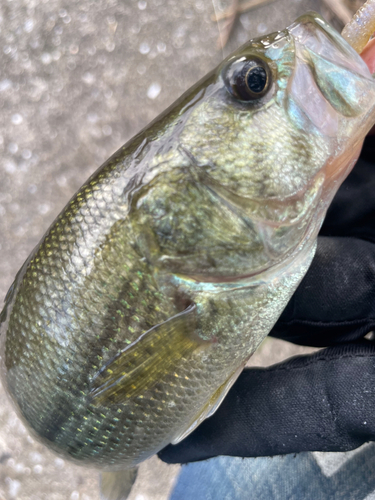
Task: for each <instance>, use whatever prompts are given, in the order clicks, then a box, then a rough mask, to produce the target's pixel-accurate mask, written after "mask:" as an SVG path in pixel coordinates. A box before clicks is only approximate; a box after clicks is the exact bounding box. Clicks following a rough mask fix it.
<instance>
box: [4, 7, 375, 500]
mask: <svg viewBox="0 0 375 500" xmlns="http://www.w3.org/2000/svg"><path fill="white" fill-rule="evenodd" d="M374 116H375V82H374V80H373V78H372V75H371V73H370V71H369V69H368V67H367V65H366V63H365V62H364V61H363V60H362V59H361V57H360V56H359V55H358V54H357V52H356V51H355V50H354V49H353V48H352V47H351V45H349V44H348V43H347V42H346V41H345V40H344V38H343V37H341V36H340V35H339V34H338V33H337V32H336V31H335V30H334V29H333V28H332V27H331V26H330V25H329V24H327V23H326V22H325V21H324V19H323V18H322V17H321V16H320V15H319V14H316V13H308V14H305V15H303V16H302V17H300V18H298V19H297V20H296V21H295V22H294V23H293V24H292V25H291V26H289V27H288V28H286V29H285V30H283V31H280V32H277V33H273V34H270V35H267V36H263V37H260V38H257V39H254V40H251V41H250V42H248V43H246V44H245V45H243V46H242V47H240V48H239V49H238V50H236V51H235V52H234V53H233V54H231V55H230V56H228V57H227V58H225V59H224V60H223V62H222V63H221V64H220V65H219V66H218V67H217V68H215V69H214V70H212V71H211V72H210V73H209V74H208V75H206V76H205V77H204V78H203V79H202V80H200V81H199V82H198V83H197V84H196V85H195V86H193V87H192V88H191V89H189V90H188V91H187V92H186V93H185V94H183V96H181V98H180V99H179V100H177V101H176V102H175V103H174V104H173V105H172V106H171V107H170V108H168V109H167V110H166V111H165V112H164V113H162V115H160V116H159V117H158V118H157V119H156V120H154V121H153V122H151V124H150V125H149V126H147V127H146V128H145V129H143V130H142V131H141V132H140V133H138V134H137V135H136V136H135V137H134V138H133V139H131V140H130V141H129V142H128V143H126V144H125V145H124V146H123V147H122V148H120V149H119V150H118V151H117V152H116V153H115V154H114V155H113V156H111V157H110V158H109V159H108V160H107V161H106V162H105V163H104V164H103V165H102V166H101V167H100V168H99V169H98V170H97V171H96V172H95V173H94V174H93V175H92V176H91V177H90V178H89V179H88V180H87V182H86V183H85V184H84V185H83V186H82V187H81V188H80V189H79V191H78V192H77V193H76V194H75V195H74V197H73V198H72V199H71V200H70V201H69V203H68V204H67V206H66V207H65V208H64V209H63V210H62V212H61V213H60V215H59V216H58V217H57V218H56V220H55V221H54V222H53V224H52V225H51V227H50V228H49V229H48V230H47V232H46V234H45V235H44V236H43V238H42V239H41V241H40V243H39V244H38V245H37V246H36V248H35V249H34V250H33V251H32V252H31V254H30V256H29V258H28V259H27V260H26V262H25V263H24V264H23V266H22V267H21V269H20V271H19V272H18V274H17V276H16V278H15V280H14V282H13V284H12V286H11V287H10V289H9V291H8V293H7V295H6V297H5V306H4V309H3V311H2V313H1V315H0V354H1V360H0V371H1V378H2V382H3V385H4V387H5V388H6V390H7V392H8V394H9V396H10V398H11V400H12V401H13V404H14V406H15V408H16V410H17V412H18V414H19V415H20V417H21V419H22V420H23V422H25V424H26V425H27V427H28V428H29V429H30V432H32V433H33V435H35V436H37V437H38V439H39V440H40V441H41V442H42V443H44V444H45V445H47V446H48V447H49V448H50V449H52V450H54V451H55V452H56V453H58V454H59V455H60V456H62V457H64V458H67V459H69V460H72V461H73V462H75V463H76V464H79V465H83V466H87V467H92V468H97V469H99V470H100V471H101V472H102V481H101V489H102V498H106V499H108V500H119V499H121V498H126V496H127V494H128V492H129V491H130V488H131V485H132V483H133V482H134V480H135V477H136V472H135V467H137V465H138V464H139V463H141V462H142V461H144V460H146V459H147V458H149V457H150V456H152V455H154V454H155V453H157V452H158V451H160V450H161V449H162V448H164V447H165V446H167V445H168V444H170V443H178V442H180V441H181V440H183V439H184V438H185V437H186V436H187V435H188V434H189V433H191V432H192V431H193V430H194V429H195V428H196V427H197V426H198V425H199V424H200V423H201V422H202V421H203V420H204V419H206V418H208V417H210V416H211V415H212V414H213V413H214V412H215V411H216V409H217V408H218V407H219V405H220V404H221V402H222V401H223V399H224V398H225V395H226V394H227V392H228V391H229V390H230V388H231V386H232V385H233V383H234V382H235V381H236V379H237V377H238V375H239V374H240V373H241V371H242V369H243V367H244V366H245V364H246V363H247V361H248V360H249V358H250V357H251V355H252V354H253V353H254V351H255V350H256V349H257V347H258V346H259V344H260V343H261V342H262V341H263V339H264V338H265V336H266V335H267V334H268V333H269V331H270V330H271V329H272V327H273V325H274V324H275V322H276V321H277V319H278V317H279V315H280V314H281V312H282V311H283V309H284V308H285V306H286V304H287V303H288V301H289V299H290V297H291V296H292V294H293V293H294V291H295V289H296V288H297V286H298V284H299V283H300V281H301V279H302V278H303V276H304V275H305V273H306V271H307V269H308V267H309V265H310V263H311V261H312V258H313V256H314V252H315V248H316V238H317V234H318V231H319V228H320V226H321V224H322V222H323V219H324V216H325V213H326V211H327V208H328V206H329V204H330V202H331V200H332V198H333V196H334V195H335V193H336V191H337V189H338V187H339V186H340V184H341V182H342V181H343V180H344V178H345V177H346V176H347V174H348V173H349V172H350V170H351V168H352V167H353V165H354V164H355V161H356V159H357V158H358V156H359V152H360V149H361V145H362V142H363V139H364V137H365V135H366V134H367V132H368V131H369V130H370V129H371V127H372V126H373V123H374Z"/></svg>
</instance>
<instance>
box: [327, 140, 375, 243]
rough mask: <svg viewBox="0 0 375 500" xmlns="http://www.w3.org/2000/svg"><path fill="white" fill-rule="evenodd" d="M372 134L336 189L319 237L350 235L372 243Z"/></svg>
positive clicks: (374, 177) (374, 201)
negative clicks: (349, 171)
mask: <svg viewBox="0 0 375 500" xmlns="http://www.w3.org/2000/svg"><path fill="white" fill-rule="evenodd" d="M374 192H375V136H371V137H367V138H366V139H365V142H364V145H363V149H362V153H361V156H360V159H359V160H358V162H357V164H356V165H355V167H354V169H353V170H352V172H351V173H350V174H349V176H348V177H347V179H345V181H344V182H343V184H342V185H341V187H340V189H339V190H338V192H337V194H336V196H335V198H334V200H333V201H332V204H331V206H330V207H329V209H328V212H327V216H326V219H325V221H324V223H323V226H322V228H321V231H320V234H321V235H322V236H354V237H356V238H362V239H366V240H368V241H373V242H375V196H374Z"/></svg>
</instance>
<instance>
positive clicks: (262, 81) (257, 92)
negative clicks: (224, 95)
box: [223, 56, 272, 101]
mask: <svg viewBox="0 0 375 500" xmlns="http://www.w3.org/2000/svg"><path fill="white" fill-rule="evenodd" d="M223 78H224V82H225V85H226V88H227V90H228V91H229V92H230V94H232V95H233V97H235V98H236V99H239V100H241V101H255V100H257V99H260V98H261V97H263V96H264V95H265V94H266V93H267V92H268V90H269V89H270V87H271V84H272V74H271V70H270V68H269V66H268V64H267V63H266V62H265V61H264V60H263V59H261V58H260V57H256V56H250V57H248V58H246V59H245V58H243V57H241V58H240V59H238V60H237V61H233V62H231V63H230V64H229V65H228V66H227V67H226V68H225V69H224V74H223Z"/></svg>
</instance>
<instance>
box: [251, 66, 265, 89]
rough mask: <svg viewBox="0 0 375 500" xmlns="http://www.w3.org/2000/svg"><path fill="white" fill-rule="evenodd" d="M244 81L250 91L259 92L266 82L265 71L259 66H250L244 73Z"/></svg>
mask: <svg viewBox="0 0 375 500" xmlns="http://www.w3.org/2000/svg"><path fill="white" fill-rule="evenodd" d="M246 83H247V86H248V87H249V89H250V90H251V92H254V94H259V93H260V92H262V90H263V89H264V87H265V86H266V84H267V73H266V71H265V69H264V68H262V67H261V66H256V67H255V68H252V69H251V70H250V71H249V72H248V74H247V75H246Z"/></svg>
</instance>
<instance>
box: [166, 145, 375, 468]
mask: <svg viewBox="0 0 375 500" xmlns="http://www.w3.org/2000/svg"><path fill="white" fill-rule="evenodd" d="M374 327H375V137H374V136H369V137H367V138H366V141H365V144H364V147H363V151H362V154H361V158H360V160H359V161H358V163H357V165H356V166H355V168H354V170H353V172H352V173H351V174H350V175H349V177H348V178H347V179H346V181H345V182H344V183H343V185H342V186H341V188H340V190H339V191H338V193H337V195H336V197H335V199H334V201H333V203H332V205H331V207H330V209H329V211H328V214H327V217H326V220H325V222H324V224H323V226H322V229H321V232H320V236H319V239H318V249H317V253H316V256H315V258H314V260H313V263H312V265H311V267H310V269H309V271H308V273H307V274H306V276H305V278H304V279H303V281H302V283H301V284H300V286H299V287H298V289H297V291H296V292H295V294H294V296H293V297H292V299H291V301H290V302H289V304H288V306H287V308H286V309H285V311H284V312H283V314H282V316H281V317H280V319H279V321H278V323H277V324H276V326H275V327H274V329H273V330H272V332H271V335H272V336H274V337H278V338H280V339H285V340H289V341H290V342H294V343H296V344H302V345H310V346H318V347H327V346H328V347H327V348H326V349H324V350H321V351H319V352H317V353H315V354H313V355H308V356H297V357H294V358H291V359H289V360H287V361H285V362H283V363H280V364H278V365H274V366H271V367H269V368H256V369H252V368H251V369H246V370H244V372H243V373H242V374H241V375H240V377H239V379H238V380H237V382H236V383H235V384H234V386H233V388H232V389H231V390H230V392H229V394H228V396H227V397H226V399H225V400H224V402H223V403H222V405H221V406H220V408H219V409H218V411H217V412H216V413H215V414H214V415H213V416H212V417H211V418H209V419H207V420H206V421H205V422H203V423H202V424H201V425H200V426H199V427H198V429H197V430H196V431H194V432H193V433H192V434H191V435H189V436H188V437H187V438H186V439H185V440H184V441H182V442H181V443H179V444H178V445H176V446H172V445H170V446H168V447H167V448H164V450H162V451H161V452H160V453H159V457H160V458H161V459H162V460H164V461H165V462H168V463H186V462H192V461H198V460H204V459H206V458H210V457H214V456H217V455H230V456H241V457H255V456H269V455H280V454H285V453H294V452H300V451H347V450H351V449H354V448H357V447H358V446H360V445H361V444H363V443H365V442H367V441H375V342H372V341H371V340H368V339H364V336H365V335H366V334H367V333H369V332H370V331H372V330H373V329H374Z"/></svg>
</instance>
